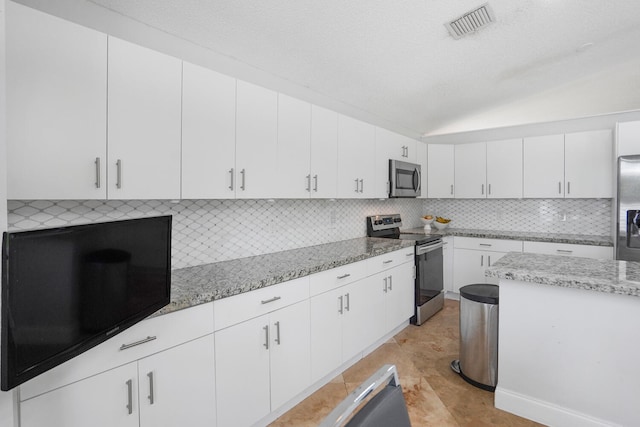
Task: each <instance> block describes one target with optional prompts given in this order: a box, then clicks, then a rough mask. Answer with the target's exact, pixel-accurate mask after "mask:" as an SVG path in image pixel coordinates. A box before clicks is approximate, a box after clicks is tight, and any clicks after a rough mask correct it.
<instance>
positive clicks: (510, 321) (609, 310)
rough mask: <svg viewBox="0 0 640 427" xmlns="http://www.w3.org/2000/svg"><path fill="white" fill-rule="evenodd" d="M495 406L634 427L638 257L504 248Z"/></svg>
mask: <svg viewBox="0 0 640 427" xmlns="http://www.w3.org/2000/svg"><path fill="white" fill-rule="evenodd" d="M486 274H487V276H490V277H497V278H499V280H500V282H499V285H500V302H499V304H500V308H499V310H500V321H499V334H498V337H499V338H498V339H499V344H498V346H499V347H498V386H497V388H496V393H495V405H496V407H497V408H500V409H503V410H505V411H508V412H512V413H514V414H517V415H520V416H523V417H526V418H529V419H532V420H534V421H537V422H540V423H543V424H547V425H554V426H569V425H571V426H578V425H579V426H605V425H606V426H611V425H624V426H630V425H640V410H638V396H640V381H639V379H640V364H638V363H637V360H638V359H640V340H639V339H638V337H639V336H640V298H638V297H640V263H636V262H625V261H614V260H593V259H585V258H576V257H560V256H554V255H538V254H529V253H510V254H508V255H506V256H504V257H503V258H502V259H500V261H498V262H497V263H496V264H495V265H494V266H492V267H491V268H489V269H488V270H487V272H486Z"/></svg>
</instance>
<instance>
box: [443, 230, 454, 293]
mask: <svg viewBox="0 0 640 427" xmlns="http://www.w3.org/2000/svg"><path fill="white" fill-rule="evenodd" d="M454 238H455V237H443V238H442V241H443V242H444V246H443V247H442V263H443V266H442V267H443V268H442V280H443V282H444V285H443V288H444V290H445V291H448V292H453V291H454V290H453V239H454Z"/></svg>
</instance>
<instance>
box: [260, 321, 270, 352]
mask: <svg viewBox="0 0 640 427" xmlns="http://www.w3.org/2000/svg"><path fill="white" fill-rule="evenodd" d="M262 329H264V335H265V336H264V344H262V345H263V346H264V348H266V349H267V350H269V325H266V326H265V327H263V328H262Z"/></svg>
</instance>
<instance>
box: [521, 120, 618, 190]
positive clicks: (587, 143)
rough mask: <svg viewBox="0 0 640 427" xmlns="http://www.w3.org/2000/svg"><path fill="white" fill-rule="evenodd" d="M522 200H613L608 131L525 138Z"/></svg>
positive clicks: (610, 144)
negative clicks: (611, 198)
mask: <svg viewBox="0 0 640 427" xmlns="http://www.w3.org/2000/svg"><path fill="white" fill-rule="evenodd" d="M524 197H539V198H563V197H566V198H610V197H613V141H612V136H611V131H610V130H608V129H607V130H596V131H587V132H577V133H568V134H565V135H550V136H541V137H534V138H525V139H524Z"/></svg>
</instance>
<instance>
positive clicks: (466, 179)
mask: <svg viewBox="0 0 640 427" xmlns="http://www.w3.org/2000/svg"><path fill="white" fill-rule="evenodd" d="M454 151H455V196H456V198H457V199H479V198H482V199H484V198H485V197H486V180H487V162H486V155H487V146H486V144H485V143H484V142H475V143H472V144H458V145H456V146H455V149H454Z"/></svg>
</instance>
